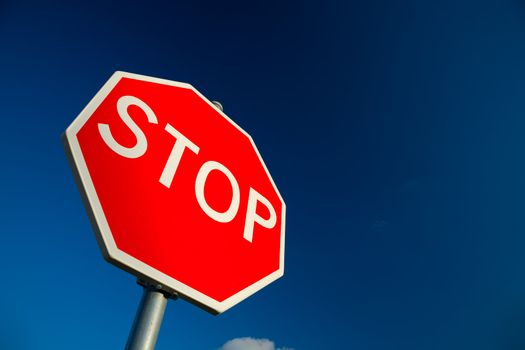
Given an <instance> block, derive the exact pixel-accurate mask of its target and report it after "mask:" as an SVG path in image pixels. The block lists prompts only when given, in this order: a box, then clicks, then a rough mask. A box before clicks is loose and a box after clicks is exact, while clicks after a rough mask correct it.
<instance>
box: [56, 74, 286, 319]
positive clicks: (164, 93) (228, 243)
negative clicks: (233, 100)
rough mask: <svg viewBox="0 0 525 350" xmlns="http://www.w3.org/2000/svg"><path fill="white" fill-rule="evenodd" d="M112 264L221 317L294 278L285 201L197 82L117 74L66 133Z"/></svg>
mask: <svg viewBox="0 0 525 350" xmlns="http://www.w3.org/2000/svg"><path fill="white" fill-rule="evenodd" d="M64 142H65V145H66V150H67V152H68V155H69V158H70V161H71V164H72V167H73V169H74V171H75V174H76V175H77V176H76V177H77V180H78V184H79V188H80V189H81V192H82V194H83V197H84V200H85V204H86V207H87V208H88V212H89V214H90V217H91V219H92V223H93V226H94V228H95V232H96V234H97V238H98V241H99V244H100V247H101V250H102V252H103V255H104V257H105V258H106V259H107V260H108V261H110V262H111V263H113V264H115V265H117V266H119V267H121V268H123V269H125V270H127V271H129V272H131V273H133V274H135V275H137V276H139V277H141V278H144V279H147V280H150V281H152V282H155V283H160V284H162V285H163V286H164V287H163V288H165V289H166V290H168V291H173V292H176V293H177V294H178V295H180V296H182V297H184V298H186V299H188V300H190V301H192V302H194V303H197V304H198V305H200V306H202V307H204V308H205V309H207V310H209V311H211V312H214V313H221V312H223V311H225V310H227V309H228V308H230V307H232V306H233V305H235V304H237V303H238V302H240V301H241V300H243V299H245V298H246V297H248V296H250V295H251V294H253V293H255V292H256V291H258V290H260V289H261V288H263V287H264V286H266V285H268V284H269V283H271V282H272V281H274V280H276V279H277V278H279V277H281V276H282V275H283V271H284V227H285V204H284V201H283V199H282V197H281V195H280V194H279V191H278V190H277V188H276V186H275V184H274V182H273V180H272V178H271V176H270V174H269V172H268V169H267V168H266V166H265V164H264V162H263V160H262V158H261V156H260V154H259V152H258V151H257V148H256V147H255V144H254V143H253V140H252V138H251V137H250V136H249V135H248V134H247V133H246V132H245V131H244V130H242V129H241V128H240V127H239V126H237V125H236V124H235V123H234V122H233V121H232V120H231V119H229V118H228V117H227V116H226V115H225V114H224V113H223V112H222V111H220V110H218V109H217V108H216V107H215V106H214V105H213V104H212V103H210V101H208V100H207V99H206V98H205V97H204V96H203V95H202V94H200V93H199V92H198V91H197V90H196V89H195V88H194V87H192V86H191V85H188V84H184V83H179V82H174V81H169V80H163V79H157V78H152V77H146V76H141V75H136V74H131V73H124V72H116V73H115V74H113V76H112V77H111V78H110V79H109V80H108V82H107V83H106V84H105V85H104V86H103V87H102V89H101V90H100V91H99V92H98V93H97V94H96V95H95V97H94V98H93V100H91V102H90V103H89V104H88V105H87V106H86V108H85V109H84V110H83V111H82V112H81V113H80V115H79V116H78V117H77V118H76V119H75V120H74V121H73V123H72V124H71V125H70V126H69V127H68V128H67V130H66V132H65V133H64Z"/></svg>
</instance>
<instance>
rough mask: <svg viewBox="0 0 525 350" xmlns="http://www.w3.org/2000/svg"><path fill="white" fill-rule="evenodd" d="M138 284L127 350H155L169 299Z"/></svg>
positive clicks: (156, 288)
mask: <svg viewBox="0 0 525 350" xmlns="http://www.w3.org/2000/svg"><path fill="white" fill-rule="evenodd" d="M212 103H213V104H214V105H215V107H217V108H218V109H220V110H221V111H223V110H224V109H223V107H222V104H221V103H220V102H219V101H212ZM137 282H138V283H139V284H140V285H142V286H143V287H144V294H143V295H142V300H141V301H140V305H139V309H138V310H137V315H136V316H135V321H134V322H133V327H132V328H131V333H130V334H129V338H128V342H127V344H126V350H154V349H155V344H156V343H157V338H158V336H159V331H160V325H161V324H162V318H163V317H164V311H165V310H166V305H167V304H168V298H167V297H166V294H165V292H163V291H162V286H160V285H158V286H155V285H152V284H150V283H146V282H144V281H141V280H140V279H139V280H138V281H137ZM170 296H171V297H172V298H176V295H172V294H170Z"/></svg>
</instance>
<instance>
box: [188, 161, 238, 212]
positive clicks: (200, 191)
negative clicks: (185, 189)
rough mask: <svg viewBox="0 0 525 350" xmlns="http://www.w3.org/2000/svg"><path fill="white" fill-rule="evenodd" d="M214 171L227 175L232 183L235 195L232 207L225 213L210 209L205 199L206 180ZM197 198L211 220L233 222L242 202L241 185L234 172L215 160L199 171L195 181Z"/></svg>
mask: <svg viewBox="0 0 525 350" xmlns="http://www.w3.org/2000/svg"><path fill="white" fill-rule="evenodd" d="M213 170H218V171H220V172H221V173H223V174H224V175H226V177H227V178H228V180H229V181H230V185H231V186H232V192H233V193H232V200H231V203H230V207H229V208H228V209H227V210H226V211H224V212H219V211H217V210H215V209H213V208H212V207H210V206H209V205H208V202H206V198H204V185H205V184H206V179H207V178H208V175H209V173H210V172H211V171H213ZM195 196H196V197H197V202H199V205H200V206H201V209H202V210H203V211H204V212H205V213H206V214H207V215H208V216H209V217H210V218H212V219H213V220H215V221H218V222H230V221H232V220H233V218H234V217H235V215H237V211H238V210H239V204H240V201H241V196H240V191H239V184H238V183H237V180H236V179H235V177H234V176H233V174H232V172H231V171H230V170H229V169H228V168H226V167H225V166H224V165H222V164H221V163H219V162H216V161H213V160H210V161H207V162H206V163H204V164H203V165H202V166H201V168H200V169H199V173H198V174H197V179H196V180H195Z"/></svg>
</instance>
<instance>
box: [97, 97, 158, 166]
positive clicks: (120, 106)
mask: <svg viewBox="0 0 525 350" xmlns="http://www.w3.org/2000/svg"><path fill="white" fill-rule="evenodd" d="M131 105H134V106H137V107H139V108H140V109H142V110H143V111H144V113H146V117H147V118H148V121H149V122H150V123H153V124H158V121H157V117H156V116H155V113H153V110H152V109H151V108H150V107H149V106H148V105H147V104H146V103H144V102H143V101H141V100H139V99H138V98H136V97H134V96H122V97H121V98H119V100H118V101H117V111H118V114H119V116H120V118H121V119H122V121H123V122H124V124H126V126H127V127H128V128H129V129H130V130H131V131H132V132H133V134H134V135H135V138H136V139H137V143H136V144H135V146H133V147H125V146H122V145H121V144H120V143H118V142H117V141H115V138H113V135H112V134H111V130H110V129H109V125H108V124H101V123H99V124H98V131H99V132H100V136H102V139H103V140H104V142H106V145H108V147H109V148H111V149H112V150H113V151H114V152H115V153H117V154H119V155H121V156H123V157H126V158H139V157H141V156H142V155H143V154H144V153H146V150H147V149H148V140H147V139H146V135H144V132H143V131H142V130H141V129H140V128H139V126H138V125H137V124H136V123H135V122H134V121H133V119H131V117H130V116H129V113H128V107H129V106H131Z"/></svg>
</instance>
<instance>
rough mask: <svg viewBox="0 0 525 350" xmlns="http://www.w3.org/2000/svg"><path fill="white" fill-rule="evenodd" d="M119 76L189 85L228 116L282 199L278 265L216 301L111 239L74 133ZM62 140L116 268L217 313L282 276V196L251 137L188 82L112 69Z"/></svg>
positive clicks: (103, 247)
mask: <svg viewBox="0 0 525 350" xmlns="http://www.w3.org/2000/svg"><path fill="white" fill-rule="evenodd" d="M122 78H130V79H135V80H141V81H147V82H152V83H158V84H163V85H170V86H175V87H180V88H185V89H190V90H192V91H194V92H195V93H196V94H197V95H198V96H199V97H201V98H202V100H203V101H205V102H206V103H208V104H209V105H210V106H211V107H213V108H214V109H215V110H216V111H217V112H218V113H220V114H221V115H222V117H223V118H225V119H226V120H228V121H229V122H230V123H231V124H232V125H233V126H235V127H236V128H237V129H238V130H239V131H240V132H242V133H243V134H244V135H245V136H246V137H247V138H248V139H249V140H250V142H251V144H252V147H253V149H254V150H255V152H256V154H257V156H258V157H259V161H260V162H261V164H262V166H263V168H264V170H265V172H266V175H267V176H268V178H269V179H270V181H271V183H272V186H273V188H274V190H275V192H276V193H277V195H278V197H279V199H280V201H281V203H282V212H281V246H280V257H279V269H278V270H276V271H274V272H273V273H271V274H270V275H268V276H266V277H264V278H262V279H261V280H259V281H257V282H255V283H254V284H252V285H250V286H248V287H246V288H245V289H243V290H241V291H239V292H238V293H236V294H234V295H232V296H231V297H229V298H227V299H225V300H224V301H222V302H221V301H217V300H215V299H213V298H210V297H209V296H207V295H205V294H203V293H201V292H199V291H198V290H196V289H194V288H191V287H189V286H187V285H186V284H184V283H182V282H180V281H177V280H176V279H174V278H172V277H170V276H168V275H166V274H164V273H162V272H160V271H159V270H157V269H155V268H153V267H151V266H149V265H147V264H145V263H144V262H142V261H140V260H138V259H136V258H134V257H132V256H131V255H129V254H127V253H125V252H123V251H122V250H120V249H118V247H117V245H116V244H115V240H114V239H113V235H112V233H111V230H110V228H109V225H108V222H107V220H106V216H105V215H104V211H103V210H102V206H101V204H100V201H99V199H98V196H97V193H96V191H95V187H94V185H93V181H92V180H91V176H90V174H89V171H88V168H87V165H86V162H85V160H84V156H83V154H82V151H81V149H80V145H79V143H78V139H77V133H78V132H79V131H80V129H81V128H82V127H83V126H84V124H85V123H86V122H87V120H88V119H89V118H90V117H91V115H92V114H93V113H94V112H95V111H96V110H97V108H98V107H99V106H100V104H101V103H102V101H104V99H105V98H106V97H107V95H108V94H109V93H110V92H111V90H113V88H114V87H115V86H116V85H117V83H118V82H119V81H120V79H122ZM63 142H64V145H65V147H66V151H67V152H68V156H69V159H70V162H71V165H72V168H73V170H74V171H75V172H76V174H75V175H76V178H77V179H76V180H77V183H78V186H79V189H80V191H81V194H82V197H83V199H84V203H85V205H86V208H87V209H88V213H89V214H90V218H91V221H92V225H93V228H94V230H95V233H96V236H97V240H98V242H99V246H100V248H101V250H102V254H103V256H104V258H105V259H106V260H107V261H109V262H110V263H112V264H114V265H117V266H119V267H120V268H122V269H124V270H126V271H128V272H130V273H132V274H134V275H136V276H138V277H139V278H146V279H148V280H153V281H155V282H158V283H160V284H162V285H163V286H165V287H168V288H169V289H172V290H174V291H176V293H177V294H178V295H180V296H182V297H183V298H184V299H187V300H188V301H190V302H193V303H195V304H197V305H199V306H200V307H202V308H204V309H206V310H207V311H209V312H211V313H214V314H220V313H222V312H224V311H226V310H228V309H229V308H231V307H232V306H234V305H236V304H238V303H239V302H241V301H242V300H244V299H246V298H247V297H249V296H250V295H252V294H254V293H256V292H257V291H259V290H261V289H262V288H264V287H265V286H267V285H268V284H270V283H272V282H273V281H275V280H277V279H278V278H280V277H282V276H283V274H284V248H285V247H284V242H285V217H286V215H285V214H286V205H285V203H284V200H283V198H282V196H281V194H280V193H279V190H278V189H277V186H276V185H275V182H274V181H273V179H272V177H271V175H270V172H269V171H268V168H267V167H266V164H265V163H264V161H263V159H262V157H261V155H260V153H259V150H258V149H257V147H256V146H255V143H254V142H253V139H252V137H251V136H250V135H249V134H248V133H246V131H244V130H243V129H242V128H241V127H239V126H238V125H237V124H236V123H235V122H234V121H232V120H231V119H230V118H229V117H228V116H227V115H226V114H224V113H223V112H222V111H220V110H219V109H217V108H216V106H215V105H213V104H212V103H211V102H210V101H209V100H208V99H207V98H206V97H204V96H203V95H202V94H201V93H200V92H199V91H198V90H197V89H195V88H194V87H193V86H192V85H190V84H186V83H180V82H176V81H171V80H165V79H159V78H154V77H149V76H145V75H139V74H133V73H127V72H122V71H116V72H115V73H114V74H113V75H112V76H111V78H110V79H109V80H108V81H107V82H106V83H105V84H104V86H103V87H102V88H101V89H100V90H99V91H98V92H97V94H96V95H95V96H94V97H93V99H92V100H91V101H90V102H89V103H88V105H87V106H86V107H85V108H84V109H83V110H82V112H80V114H79V115H78V117H77V118H76V119H75V120H74V121H73V122H72V123H71V125H70V126H69V127H68V128H67V129H66V131H65V133H64V135H63Z"/></svg>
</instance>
